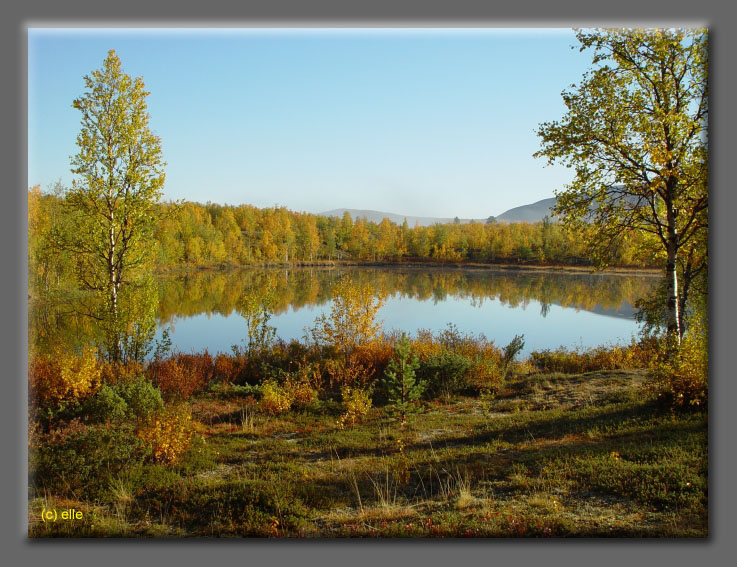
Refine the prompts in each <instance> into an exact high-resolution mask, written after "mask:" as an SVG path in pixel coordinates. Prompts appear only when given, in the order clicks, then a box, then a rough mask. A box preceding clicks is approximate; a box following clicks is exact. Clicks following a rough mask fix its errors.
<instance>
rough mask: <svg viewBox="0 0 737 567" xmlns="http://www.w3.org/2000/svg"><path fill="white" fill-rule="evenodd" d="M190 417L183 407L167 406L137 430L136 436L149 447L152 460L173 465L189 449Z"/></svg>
mask: <svg viewBox="0 0 737 567" xmlns="http://www.w3.org/2000/svg"><path fill="white" fill-rule="evenodd" d="M192 433H193V427H192V415H191V414H190V413H189V410H188V409H187V408H186V407H184V406H181V405H180V406H169V407H167V408H166V409H164V411H163V412H162V413H161V414H159V415H158V416H156V417H155V418H154V419H152V420H151V422H150V423H148V424H146V425H144V426H143V427H141V428H139V430H138V432H137V435H138V437H139V438H140V439H142V440H143V441H145V442H146V443H148V444H149V445H150V446H151V455H152V456H153V459H154V460H155V461H157V462H160V463H168V464H171V463H174V462H176V461H177V460H178V459H179V457H181V456H182V454H184V452H185V451H186V450H187V449H188V448H189V444H190V441H191V439H192Z"/></svg>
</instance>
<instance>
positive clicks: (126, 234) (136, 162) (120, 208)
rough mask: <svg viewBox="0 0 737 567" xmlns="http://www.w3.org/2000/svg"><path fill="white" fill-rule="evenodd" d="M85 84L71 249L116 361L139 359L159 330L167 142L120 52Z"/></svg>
mask: <svg viewBox="0 0 737 567" xmlns="http://www.w3.org/2000/svg"><path fill="white" fill-rule="evenodd" d="M84 81H85V86H86V88H87V90H86V92H85V93H84V94H83V95H82V96H80V97H79V98H77V99H75V100H74V104H73V105H74V108H76V109H78V110H79V111H80V112H81V113H82V127H81V130H80V132H79V135H78V136H77V146H78V148H79V152H78V153H77V154H76V155H75V156H73V158H72V173H74V174H76V175H77V176H78V177H77V178H76V179H75V180H74V183H73V186H72V189H71V190H70V191H69V194H68V195H67V198H66V205H67V207H68V208H69V210H70V216H71V217H72V219H73V225H74V227H73V230H72V231H70V233H69V234H68V235H67V237H65V238H64V243H63V244H64V246H65V247H66V248H68V249H71V250H72V251H73V252H74V254H75V261H76V274H77V278H78V281H79V284H80V285H81V286H82V288H83V289H85V290H87V291H89V292H92V298H91V300H90V301H89V302H87V303H86V304H85V306H84V310H85V314H87V315H90V316H92V317H94V318H95V319H97V320H98V321H100V323H101V326H102V327H103V328H104V333H105V339H104V344H103V345H102V346H103V348H104V350H106V351H107V355H108V356H109V358H110V359H112V360H119V359H121V358H125V357H126V356H133V357H139V356H140V349H141V347H142V344H143V343H145V342H146V340H147V338H150V337H151V336H152V335H153V330H154V326H155V325H154V321H153V311H154V308H155V304H152V301H151V300H152V299H153V298H152V295H153V294H152V293H151V289H150V285H151V282H150V278H147V277H146V276H147V269H146V268H147V265H148V262H149V261H150V259H151V251H152V247H151V237H152V235H153V231H154V227H155V223H156V213H157V208H156V205H157V203H158V201H159V199H160V197H161V192H162V189H163V185H164V170H163V168H164V165H165V164H164V162H163V158H162V150H161V141H160V139H159V138H158V137H157V136H155V135H154V134H153V133H152V132H151V130H150V129H149V115H148V112H147V106H146V97H147V96H148V94H149V93H148V92H146V91H145V89H144V84H143V80H142V79H141V78H136V79H132V78H131V77H130V76H128V75H126V74H125V73H123V71H122V68H121V62H120V59H119V58H118V56H117V55H116V54H115V51H113V50H111V51H110V52H109V53H108V55H107V57H106V59H105V61H104V63H103V66H102V68H101V69H99V70H95V71H92V73H91V74H90V75H88V76H85V78H84ZM147 288H148V289H147ZM137 291H138V292H137Z"/></svg>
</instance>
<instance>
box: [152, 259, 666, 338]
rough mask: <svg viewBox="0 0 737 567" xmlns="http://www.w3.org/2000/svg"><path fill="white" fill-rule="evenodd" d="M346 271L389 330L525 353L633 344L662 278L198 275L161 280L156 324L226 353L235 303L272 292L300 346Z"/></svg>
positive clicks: (237, 331) (284, 334) (454, 272)
mask: <svg viewBox="0 0 737 567" xmlns="http://www.w3.org/2000/svg"><path fill="white" fill-rule="evenodd" d="M345 274H350V275H351V277H352V278H354V279H356V280H358V281H361V282H368V283H369V284H370V285H372V286H373V287H374V289H376V290H377V291H381V292H383V293H384V294H385V295H387V296H388V298H389V299H388V301H387V305H386V306H385V307H384V308H383V309H382V310H381V311H380V313H379V316H380V318H381V319H382V320H383V322H384V328H385V329H386V330H390V329H400V330H404V331H407V332H409V333H414V332H415V331H416V330H417V329H418V328H425V329H431V330H434V331H437V330H440V329H441V328H443V327H445V326H446V325H447V324H448V323H450V322H452V323H454V324H456V325H457V326H458V327H459V329H461V330H462V331H465V332H472V333H484V334H485V335H486V336H487V337H488V338H491V339H494V340H495V341H496V342H497V344H501V343H504V344H506V342H505V341H507V340H511V338H512V337H513V336H514V335H515V334H516V333H526V338H527V348H526V349H525V350H526V351H527V352H529V351H530V350H532V349H535V348H555V347H557V346H559V345H561V344H563V345H566V346H575V345H583V346H594V345H598V344H602V343H605V342H618V341H621V340H628V339H629V337H630V336H631V335H632V334H633V333H635V332H636V330H637V329H636V326H635V323H634V321H633V315H634V311H633V308H632V305H633V304H634V302H635V300H636V299H637V298H639V297H642V296H644V295H645V294H647V293H648V292H649V291H650V290H651V289H652V288H653V287H654V286H655V285H656V284H657V281H658V279H657V278H654V277H649V276H634V275H626V276H623V275H608V274H590V273H558V272H538V271H522V270H498V269H495V270H490V269H443V268H437V269H432V268H431V269H428V268H413V267H390V268H384V267H382V268H364V267H362V268H341V269H335V268H332V269H328V268H323V269H320V268H296V269H295V268H291V269H249V270H238V271H232V272H196V273H188V274H185V275H180V276H168V277H163V278H161V279H160V280H159V294H160V302H159V322H160V325H161V326H162V327H165V326H168V325H169V326H173V329H174V333H173V339H174V344H175V345H177V346H178V347H179V348H180V349H181V350H185V351H188V350H190V349H194V350H201V349H203V348H208V349H209V350H210V351H211V352H215V351H228V350H230V346H231V345H233V344H238V343H239V342H240V341H241V340H242V338H243V336H244V332H245V327H244V325H243V322H242V320H241V319H240V317H239V316H238V314H237V312H236V306H237V302H238V299H239V298H240V297H241V296H242V295H243V294H244V293H246V292H251V293H252V292H254V291H255V292H256V293H265V292H266V291H267V290H269V289H272V290H273V293H274V296H275V317H274V319H273V320H272V323H273V324H274V325H275V326H276V327H277V334H278V336H279V337H280V338H282V339H285V340H290V339H293V338H296V339H300V338H301V337H302V336H303V330H304V328H305V327H306V326H309V325H311V324H312V322H313V321H314V318H315V317H316V316H317V315H319V314H320V313H323V312H325V311H327V310H328V309H329V302H330V297H331V292H332V288H333V286H334V285H335V283H336V282H337V281H338V279H339V278H340V277H342V276H343V275H345Z"/></svg>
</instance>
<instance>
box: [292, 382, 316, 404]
mask: <svg viewBox="0 0 737 567" xmlns="http://www.w3.org/2000/svg"><path fill="white" fill-rule="evenodd" d="M284 389H285V390H286V393H287V395H288V396H289V397H290V398H291V400H292V403H293V404H294V405H295V406H297V407H306V406H308V405H310V404H311V403H312V402H313V401H315V400H316V399H317V391H316V390H315V389H314V388H313V387H312V386H311V385H310V383H309V382H308V381H307V380H304V379H303V380H295V379H294V378H291V377H290V378H289V379H287V381H286V382H285V383H284Z"/></svg>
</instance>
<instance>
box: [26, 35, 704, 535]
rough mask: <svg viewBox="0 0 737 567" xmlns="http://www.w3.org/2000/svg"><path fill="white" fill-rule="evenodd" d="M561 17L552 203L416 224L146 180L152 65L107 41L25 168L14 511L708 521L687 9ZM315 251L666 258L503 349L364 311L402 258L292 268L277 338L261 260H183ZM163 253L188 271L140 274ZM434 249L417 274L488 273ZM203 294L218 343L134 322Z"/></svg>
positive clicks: (343, 531) (481, 260)
mask: <svg viewBox="0 0 737 567" xmlns="http://www.w3.org/2000/svg"><path fill="white" fill-rule="evenodd" d="M577 37H578V40H579V42H580V43H581V47H582V49H584V50H586V49H588V50H590V52H591V53H592V55H593V59H592V69H591V72H590V73H587V74H586V75H585V76H584V77H583V79H582V81H581V83H580V84H579V85H578V86H572V87H571V91H570V92H565V93H563V97H564V101H565V103H566V108H567V109H568V110H567V114H566V115H565V117H564V118H563V119H562V120H561V121H555V122H550V123H545V124H543V125H541V126H540V131H539V132H538V134H539V136H540V138H541V140H542V146H541V150H540V152H539V153H538V155H539V156H540V157H545V158H547V159H548V160H550V161H551V162H555V161H560V162H563V163H565V164H567V165H569V166H570V167H573V168H574V170H575V172H576V178H575V180H574V182H573V183H572V185H571V186H570V187H568V188H567V189H566V190H564V191H562V192H561V193H560V194H559V195H558V197H559V199H558V204H557V206H556V208H555V211H554V212H555V214H556V215H558V216H555V217H550V218H545V219H544V220H542V221H541V222H538V223H511V224H506V223H496V222H491V221H490V222H487V221H483V222H482V221H479V222H472V223H467V224H460V223H451V224H447V225H435V226H430V227H420V226H417V227H410V226H408V225H407V223H406V222H405V223H403V224H400V225H398V224H395V223H392V222H390V221H389V220H388V219H384V220H383V221H382V222H380V223H373V222H368V221H366V220H364V219H355V220H354V219H352V218H351V217H350V215H348V214H346V215H344V216H343V217H342V218H328V217H320V216H316V215H313V214H308V213H299V212H294V211H290V210H288V209H286V208H283V207H274V208H267V209H259V208H257V207H253V206H250V205H238V206H228V205H218V204H213V203H207V204H199V203H192V202H182V203H166V202H163V201H162V193H163V186H164V180H165V177H164V167H165V164H164V162H163V155H162V149H161V141H160V140H159V139H158V138H157V137H156V136H155V135H154V134H153V133H152V132H151V131H150V130H149V127H148V114H147V107H146V96H147V95H148V94H149V93H148V92H146V91H145V87H144V84H143V80H142V79H141V78H136V79H134V78H131V77H130V76H128V75H126V74H125V73H124V72H123V70H122V63H121V61H120V59H119V58H118V56H117V55H116V54H115V52H114V51H110V52H109V53H108V54H107V57H106V58H105V60H104V62H103V65H102V67H101V68H100V69H98V70H95V71H93V72H91V73H90V75H89V76H87V77H85V85H86V89H87V90H86V91H85V93H84V94H83V95H82V96H80V97H79V98H78V99H76V100H75V101H74V103H73V104H74V107H75V108H76V109H78V110H79V111H80V113H81V117H82V125H81V129H80V132H79V135H78V138H77V145H78V149H79V151H78V154H77V155H75V156H73V158H72V162H71V166H72V171H73V173H74V174H75V176H76V177H75V181H74V183H73V185H72V187H62V186H61V185H60V184H57V185H56V186H55V187H53V188H51V189H49V190H48V191H42V190H41V189H40V188H39V187H33V188H31V189H30V190H29V192H28V219H29V243H28V254H29V290H28V292H29V293H28V297H29V320H30V321H31V325H30V330H31V333H32V334H33V336H31V337H29V345H30V346H29V369H28V380H29V413H28V449H29V491H28V501H29V506H28V519H29V535H30V536H31V537H110V536H113V537H233V536H241V537H244V536H248V537H290V538H297V537H319V538H325V537H371V538H377V537H403V538H406V537H543V538H544V537H671V538H694V537H696V538H705V537H707V536H708V496H709V495H708V436H707V431H708V401H709V400H708V397H709V396H708V393H709V392H708V391H709V387H708V381H709V380H708V332H707V331H708V319H707V313H708V295H707V292H708V250H707V241H708V238H707V237H708V198H707V196H708V191H707V187H708V179H707V169H708V167H707V166H708V159H707V147H706V120H707V118H708V96H707V91H706V82H707V76H708V67H707V53H706V47H707V34H706V32H705V31H704V30H589V31H579V32H578V35H577ZM320 264H326V265H328V266H331V265H341V266H350V265H353V264H375V265H378V264H391V265H401V266H420V267H428V266H432V267H437V266H445V267H456V266H463V267H464V268H468V269H470V270H473V269H488V268H489V267H495V268H498V267H503V268H504V269H516V270H521V269H524V270H528V269H529V270H551V269H565V270H571V271H574V272H578V271H582V270H583V271H592V270H595V269H602V268H606V267H609V268H615V269H618V270H624V271H627V270H647V271H648V273H652V272H653V271H659V273H660V274H661V275H662V276H663V277H662V278H660V279H659V280H658V282H660V283H655V284H654V285H652V286H650V288H649V291H648V293H646V294H643V295H642V296H638V297H630V296H631V295H632V294H633V293H634V292H633V289H634V287H633V286H630V287H628V284H627V283H622V284H612V285H611V286H610V288H609V289H608V290H606V294H608V298H605V301H603V302H602V304H604V305H606V304H607V301H609V302H610V303H612V304H614V303H616V302H617V301H621V300H622V298H623V297H627V298H628V300H630V301H632V303H633V304H635V305H636V308H637V318H638V320H639V321H640V322H641V323H642V327H641V333H640V335H639V337H637V338H634V337H633V338H632V339H631V341H630V342H629V343H627V344H618V345H606V346H604V345H602V346H599V347H594V348H586V349H584V348H565V347H560V348H558V349H547V350H533V351H532V352H530V353H529V355H526V356H522V355H521V354H520V353H522V352H523V349H524V344H525V337H524V336H523V335H515V337H514V339H513V340H511V341H510V342H509V343H508V344H506V345H504V344H495V343H494V341H492V340H489V339H487V338H486V337H484V336H483V335H481V334H474V333H465V332H461V331H459V330H458V328H457V327H456V326H455V325H454V323H453V321H449V322H448V326H447V327H446V328H445V329H444V330H442V331H437V332H434V331H423V330H420V331H418V332H417V333H416V334H414V335H406V334H403V333H399V332H397V331H394V330H392V329H385V328H382V326H381V324H380V322H379V321H378V319H377V312H378V310H379V308H380V307H381V306H382V304H383V303H384V302H385V300H386V297H387V290H388V289H393V288H394V287H396V286H405V287H406V288H408V289H411V290H412V293H418V294H421V293H431V292H430V291H429V290H428V289H426V288H422V286H421V285H419V283H421V282H419V280H413V279H412V278H409V277H407V276H406V274H404V275H400V276H398V275H397V274H387V275H386V276H385V278H386V279H385V281H383V282H382V281H379V284H378V285H373V284H371V283H370V282H368V281H366V280H365V279H364V278H362V277H361V275H360V271H358V270H354V271H352V270H350V269H346V270H344V271H343V272H340V273H336V274H335V275H336V278H337V280H336V281H333V282H331V283H330V286H329V288H328V287H325V288H321V287H320V285H319V283H316V280H311V281H310V286H309V287H306V286H303V287H302V288H300V294H302V295H304V297H303V298H302V299H303V300H304V301H306V300H307V299H306V298H307V296H313V297H316V296H319V295H320V294H321V293H322V294H323V295H329V297H324V298H323V299H325V300H329V301H330V308H329V311H326V312H325V313H323V314H321V315H319V316H318V317H316V318H315V320H314V321H313V323H312V325H311V326H310V327H309V328H308V329H307V330H306V331H307V332H306V333H305V336H304V337H303V338H302V339H301V340H290V341H285V340H282V339H280V337H278V336H277V333H276V329H275V327H273V326H272V325H271V324H270V323H271V320H272V317H273V316H274V315H275V314H276V313H278V312H279V310H280V309H284V308H285V305H289V304H290V303H289V299H288V298H286V297H285V296H284V294H285V293H287V291H285V290H284V289H277V286H276V285H274V282H273V280H272V279H270V278H271V276H270V274H269V273H267V272H265V271H261V272H259V273H258V274H256V273H255V272H256V271H255V270H253V272H254V273H253V274H249V275H248V276H247V277H245V278H243V279H242V280H239V283H237V284H235V285H231V286H229V287H228V286H226V285H225V283H224V280H223V279H222V278H217V277H214V276H217V274H214V276H213V277H210V275H212V274H205V275H204V276H203V275H202V272H208V271H214V270H216V269H220V268H222V267H242V268H246V269H247V268H249V267H253V266H264V265H281V266H299V265H312V266H319V265H320ZM198 270H199V271H198ZM167 271H192V272H196V273H194V274H193V276H192V277H191V280H192V281H191V282H190V281H188V282H182V281H179V280H177V281H174V282H171V283H169V284H166V285H168V286H169V287H167V288H166V292H165V293H162V289H161V288H160V283H159V281H158V280H157V278H155V277H154V275H155V274H156V273H157V272H167ZM440 271H441V272H442V274H441V275H440V276H438V278H437V280H438V282H440V283H439V284H438V286H437V288H438V289H440V290H441V291H442V290H443V289H444V287H443V286H446V287H452V286H454V285H456V286H457V285H462V286H465V287H466V288H468V289H470V290H471V292H474V286H476V287H478V289H477V290H476V291H479V293H481V294H482V295H484V294H486V293H488V292H489V290H488V289H486V287H488V286H496V287H494V290H493V291H494V292H496V293H499V294H503V293H507V292H506V291H505V286H507V282H506V280H505V279H504V278H499V279H498V280H496V281H494V282H486V283H483V282H479V281H476V280H474V279H473V278H467V279H463V281H462V282H460V283H459V282H458V281H457V280H458V278H455V277H454V275H455V272H453V271H451V270H448V269H442V270H440ZM572 277H573V276H572ZM392 278H394V280H392ZM395 280H396V281H395ZM418 282H419V283H418ZM536 282H537V283H530V285H541V286H543V287H544V288H545V289H544V290H543V292H544V295H545V298H546V301H547V302H550V301H560V302H561V303H566V302H568V303H576V302H589V303H591V302H594V301H595V299H594V298H592V297H590V294H588V293H587V290H588V288H587V287H586V286H585V285H583V284H582V285H579V286H578V287H576V286H572V287H571V288H570V289H566V290H561V289H556V288H555V286H554V285H552V284H546V283H545V280H544V278H543V279H541V280H536ZM412 286H415V287H414V288H413V287H412ZM484 286H486V287H484ZM482 288H483V289H482ZM328 289H329V293H328V292H327V291H326V290H328ZM292 291H293V290H289V291H288V293H291V292H292ZM508 293H510V294H513V293H519V292H511V291H509V292H508ZM195 296H197V297H195ZM202 298H205V299H206V300H207V301H208V302H209V306H208V307H207V309H208V310H214V309H218V308H224V309H230V310H232V309H236V310H237V311H238V313H239V314H240V315H241V317H242V318H243V326H242V333H241V335H240V336H234V337H233V346H232V349H231V352H229V353H222V352H220V353H215V354H214V355H213V354H211V353H209V352H207V351H204V352H192V353H182V352H178V351H176V349H172V343H171V340H170V337H169V335H168V334H167V333H166V332H164V333H163V335H162V336H161V337H160V338H159V339H158V340H155V336H156V334H155V333H156V328H157V324H158V323H159V322H160V320H161V319H166V316H167V314H171V312H172V304H171V302H174V301H177V300H179V299H181V300H182V301H183V302H186V301H189V302H192V304H194V302H195V301H196V300H197V301H199V300H201V299H202ZM167 302H169V303H167ZM197 308H199V306H198V307H197ZM192 309H194V307H192ZM208 312H209V311H208ZM157 317H158V318H159V320H157ZM63 334H67V335H68V334H71V335H75V336H76V342H74V343H73V344H71V343H67V342H66V341H65V340H63V338H62V335H63ZM72 509H73V510H74V511H75V516H74V518H75V519H74V520H64V521H62V520H57V521H51V520H49V517H48V516H47V513H48V511H49V510H53V511H59V512H60V513H61V511H64V510H67V511H68V510H72Z"/></svg>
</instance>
